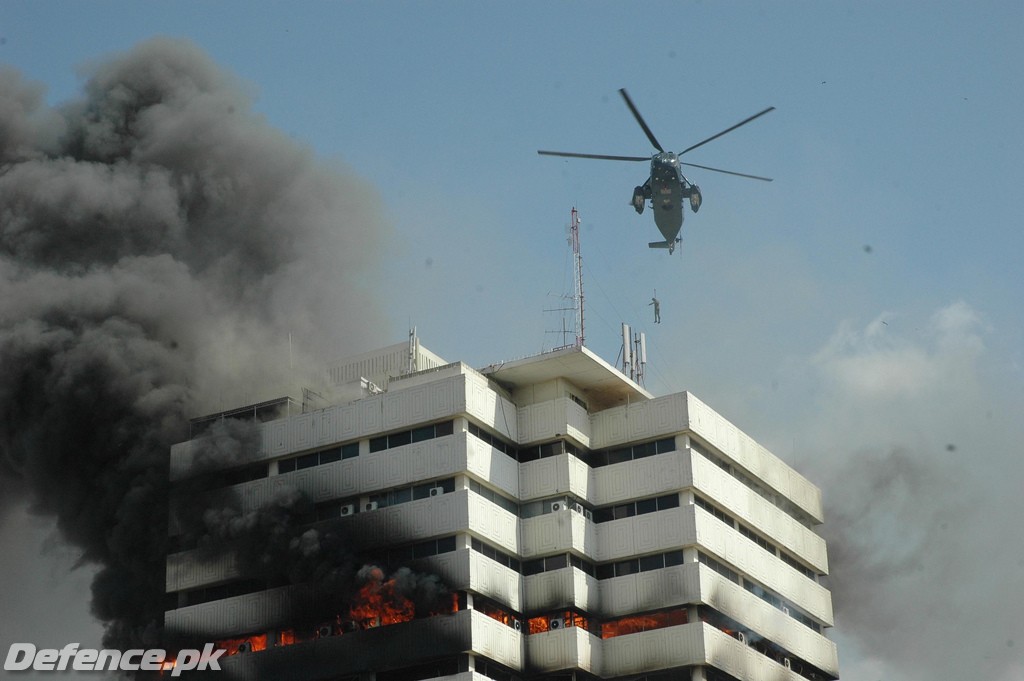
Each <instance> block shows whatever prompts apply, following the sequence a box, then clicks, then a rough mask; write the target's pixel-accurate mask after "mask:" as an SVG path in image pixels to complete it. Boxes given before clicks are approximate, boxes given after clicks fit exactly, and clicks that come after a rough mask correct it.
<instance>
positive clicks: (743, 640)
mask: <svg viewBox="0 0 1024 681" xmlns="http://www.w3.org/2000/svg"><path fill="white" fill-rule="evenodd" d="M736 640H737V641H739V642H740V643H746V642H747V635H746V634H744V633H743V632H742V631H737V632H736Z"/></svg>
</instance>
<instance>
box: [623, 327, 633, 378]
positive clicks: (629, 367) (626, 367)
mask: <svg viewBox="0 0 1024 681" xmlns="http://www.w3.org/2000/svg"><path fill="white" fill-rule="evenodd" d="M622 373H623V374H625V375H626V376H629V377H630V378H632V377H633V343H632V342H631V341H630V334H629V324H626V323H625V322H623V323H622Z"/></svg>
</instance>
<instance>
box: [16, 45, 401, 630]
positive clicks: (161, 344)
mask: <svg viewBox="0 0 1024 681" xmlns="http://www.w3.org/2000/svg"><path fill="white" fill-rule="evenodd" d="M377 203H378V202H377V201H376V197H375V192H374V191H373V190H372V189H371V188H369V187H367V186H366V185H365V183H364V182H361V181H360V180H358V179H356V178H354V177H352V176H350V175H349V174H347V173H345V172H344V171H342V170H341V169H337V168H330V167H326V166H325V165H324V164H323V163H322V162H320V161H318V160H317V159H315V158H314V157H313V155H312V154H311V153H310V151H309V150H308V149H305V148H303V147H301V146H300V145H298V144H296V143H295V142H293V141H291V140H289V139H288V138H286V137H285V136H283V135H282V134H280V133H279V132H276V131H275V130H273V129H271V128H270V127H269V126H268V125H267V124H266V123H265V122H264V121H263V120H262V119H261V118H260V117H259V116H258V115H257V114H255V113H254V112H253V111H252V103H251V101H250V100H249V98H248V97H247V95H246V93H245V89H244V87H243V86H242V85H241V84H239V83H238V82H236V81H235V80H234V79H233V78H232V77H231V76H229V75H228V74H226V73H224V72H223V71H221V70H220V69H219V68H217V67H216V66H215V65H214V64H213V63H211V61H210V60H209V59H208V58H207V57H206V56H205V55H204V54H202V53H201V52H200V51H199V50H198V49H197V48H195V47H194V46H192V45H191V44H188V43H184V42H178V41H173V40H167V39H159V40H153V41H149V42H146V43H144V44H141V45H139V46H138V47H136V48H135V49H133V50H131V51H129V52H128V53H125V54H121V55H117V56H114V57H113V58H111V59H109V60H108V61H106V62H104V63H102V64H100V65H99V66H97V67H95V68H94V69H93V70H92V72H91V74H90V76H89V78H88V81H87V83H86V84H85V88H84V94H83V96H82V97H81V98H80V99H79V100H77V101H73V102H70V103H68V104H65V105H63V106H60V107H57V108H51V107H48V106H46V105H45V104H44V101H43V91H42V89H41V88H40V87H38V86H36V85H33V84H29V83H26V82H24V81H23V80H22V79H21V77H20V76H19V75H18V74H16V73H14V72H12V71H9V70H6V71H0V287H2V290H3V295H2V296H0V375H2V376H3V377H4V380H3V381H2V382H0V504H11V503H15V502H19V501H27V502H28V503H30V504H31V508H32V509H33V510H34V511H35V512H37V513H41V514H52V515H53V516H55V517H56V520H57V526H58V528H59V531H60V533H61V535H62V536H63V538H64V539H65V540H66V541H68V542H70V543H71V544H73V545H74V546H76V547H78V548H79V549H80V550H81V552H82V560H83V562H86V563H90V564H95V565H98V566H100V571H99V572H98V574H97V576H96V579H95V581H94V583H93V587H92V610H93V612H94V614H95V615H96V616H97V617H98V618H100V619H101V620H102V621H103V622H104V623H105V626H106V641H105V643H106V644H107V645H112V646H117V647H121V648H125V647H132V646H134V645H144V644H145V643H147V642H151V641H153V640H154V636H155V634H156V630H157V623H158V622H159V620H160V617H161V615H162V612H161V610H162V604H163V598H162V594H163V586H164V585H163V554H164V551H165V548H166V547H165V542H166V528H167V514H166V507H167V496H168V495H167V483H166V479H167V462H168V452H169V447H170V445H171V444H172V443H174V442H178V441H181V440H184V439H186V438H187V437H188V430H187V421H186V419H187V418H188V417H189V416H193V415H197V414H199V413H204V412H209V411H216V410H218V409H221V408H225V407H227V406H237V405H238V404H243V403H245V402H255V401H258V400H262V399H267V398H268V397H274V396H277V394H285V393H288V392H290V393H292V394H294V391H292V390H289V389H288V388H290V387H291V385H292V381H293V377H295V376H299V377H302V378H304V377H305V373H304V372H305V370H306V367H307V365H308V363H307V362H306V361H305V359H304V358H305V357H317V358H319V359H326V358H330V357H331V356H333V355H336V354H337V353H339V352H343V351H344V350H345V348H346V347H347V346H348V345H350V344H356V345H362V344H363V342H364V340H366V339H365V338H363V337H362V332H361V331H359V329H366V328H378V329H379V327H380V321H381V320H380V319H379V318H378V317H377V316H376V315H375V313H374V312H373V309H374V306H373V305H372V303H373V302H374V301H373V299H372V296H371V295H370V294H369V292H368V286H366V285H365V284H364V283H363V282H365V280H366V277H365V276H364V275H366V273H367V272H366V267H367V265H368V264H370V263H373V262H374V261H375V260H376V258H377V256H378V248H379V245H380V243H381V241H382V235H384V234H385V233H386V226H385V224H384V223H383V220H382V219H381V217H380V215H379V214H378V212H377V208H376V204H377ZM290 339H294V342H290ZM268 386H273V388H270V387H268ZM271 391H273V392H271ZM275 393H276V394H275ZM220 454H223V452H222V453H220ZM2 510H3V509H2V508H0V512H2Z"/></svg>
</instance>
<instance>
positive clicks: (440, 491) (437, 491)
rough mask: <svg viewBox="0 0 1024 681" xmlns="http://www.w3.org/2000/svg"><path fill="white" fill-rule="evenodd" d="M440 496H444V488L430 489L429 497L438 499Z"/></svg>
mask: <svg viewBox="0 0 1024 681" xmlns="http://www.w3.org/2000/svg"><path fill="white" fill-rule="evenodd" d="M442 494H444V487H431V488H430V496H432V497H439V496H441V495H442Z"/></svg>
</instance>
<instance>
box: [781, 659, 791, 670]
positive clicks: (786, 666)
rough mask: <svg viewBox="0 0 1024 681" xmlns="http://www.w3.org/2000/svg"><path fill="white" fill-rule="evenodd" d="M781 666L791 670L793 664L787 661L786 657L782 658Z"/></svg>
mask: <svg viewBox="0 0 1024 681" xmlns="http://www.w3.org/2000/svg"><path fill="white" fill-rule="evenodd" d="M782 666H783V667H785V668H786V669H792V668H793V663H792V662H790V661H789V658H788V657H784V658H782Z"/></svg>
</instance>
